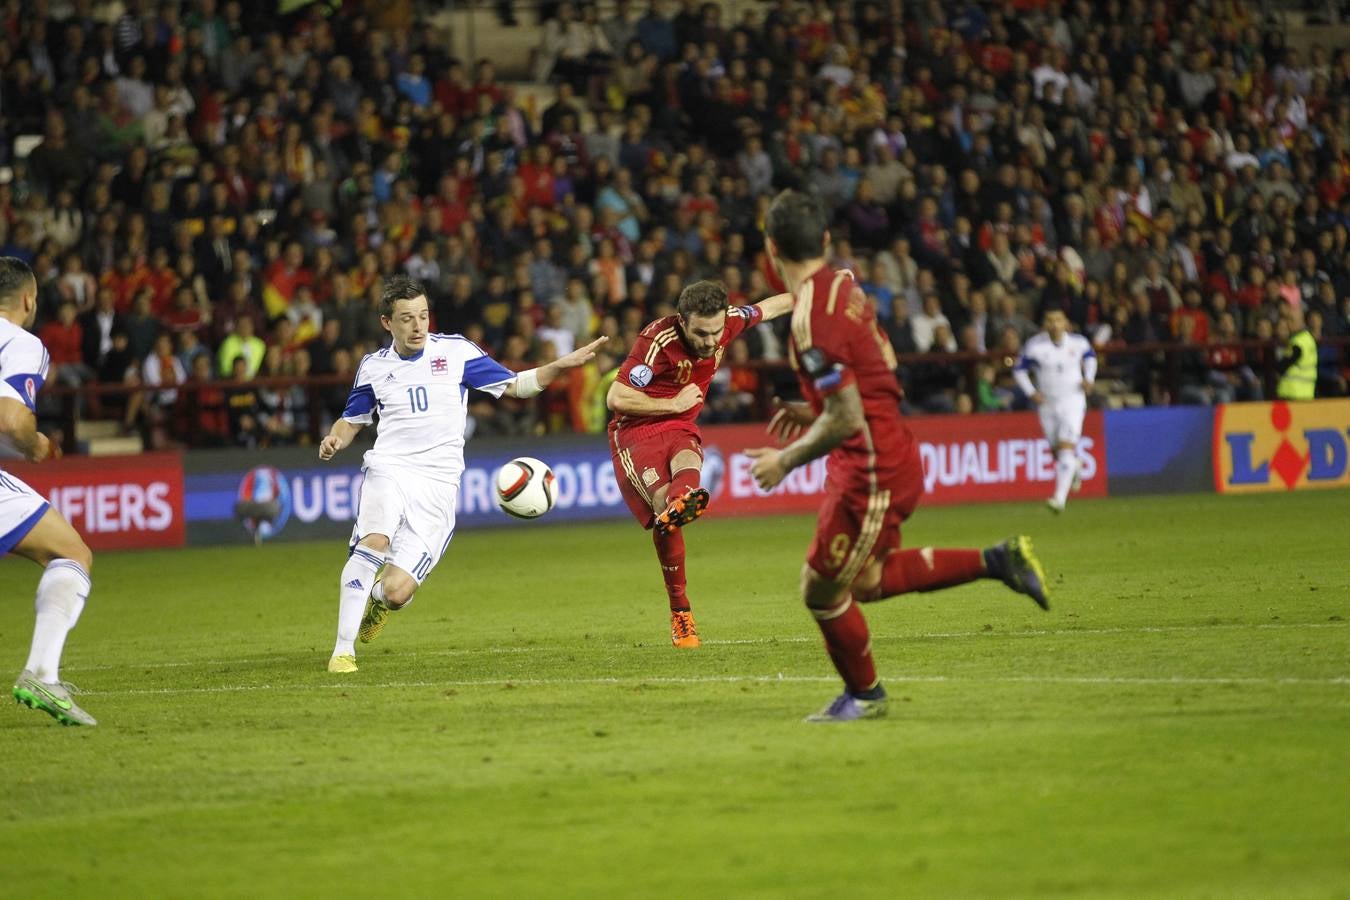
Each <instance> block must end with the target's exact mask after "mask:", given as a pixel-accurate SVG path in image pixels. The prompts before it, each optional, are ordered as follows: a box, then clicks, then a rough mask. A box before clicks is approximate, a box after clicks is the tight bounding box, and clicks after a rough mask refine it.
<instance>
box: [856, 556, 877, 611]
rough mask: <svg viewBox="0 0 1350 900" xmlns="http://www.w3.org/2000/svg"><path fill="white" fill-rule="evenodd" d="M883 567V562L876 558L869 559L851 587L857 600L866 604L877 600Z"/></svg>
mask: <svg viewBox="0 0 1350 900" xmlns="http://www.w3.org/2000/svg"><path fill="white" fill-rule="evenodd" d="M881 567H882V562H881V560H879V559H876V558H873V559H869V560H868V561H867V564H866V565H864V566H863V567H862V571H861V572H859V573H858V577H857V578H855V579H853V584H852V585H851V589H852V591H853V596H854V598H855V599H857V600H862V601H864V602H866V601H868V600H875V599H877V597H876V594H877V590H878V589H879V588H880V587H881Z"/></svg>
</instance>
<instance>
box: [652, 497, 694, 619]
mask: <svg viewBox="0 0 1350 900" xmlns="http://www.w3.org/2000/svg"><path fill="white" fill-rule="evenodd" d="M696 483H697V482H696ZM652 543H654V544H656V557H657V559H659V560H661V576H662V577H663V578H665V580H666V593H667V594H668V595H669V596H670V608H671V610H672V611H677V610H686V609H688V608H689V598H688V597H686V596H685V593H684V585H685V582H684V534H683V532H681V531H679V530H676V531H674V532H673V533H671V534H657V533H656V532H655V531H653V532H652Z"/></svg>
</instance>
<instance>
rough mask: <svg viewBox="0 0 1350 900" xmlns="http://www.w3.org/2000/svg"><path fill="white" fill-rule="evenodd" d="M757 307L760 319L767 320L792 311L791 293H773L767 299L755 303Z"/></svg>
mask: <svg viewBox="0 0 1350 900" xmlns="http://www.w3.org/2000/svg"><path fill="white" fill-rule="evenodd" d="M755 306H757V307H759V314H760V321H763V322H767V321H769V320H770V319H776V318H778V317H779V316H785V315H787V314H788V313H790V312H792V295H791V294H774V295H773V296H772V297H770V298H769V299H767V300H761V301H759V302H758V303H756V304H755Z"/></svg>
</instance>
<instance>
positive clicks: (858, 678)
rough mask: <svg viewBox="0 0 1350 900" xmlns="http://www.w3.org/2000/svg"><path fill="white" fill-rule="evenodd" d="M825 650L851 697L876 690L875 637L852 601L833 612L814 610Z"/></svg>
mask: <svg viewBox="0 0 1350 900" xmlns="http://www.w3.org/2000/svg"><path fill="white" fill-rule="evenodd" d="M811 614H812V615H814V616H815V617H816V624H817V625H818V626H820V633H821V634H823V635H824V636H825V649H826V650H827V651H828V652H829V654H830V659H831V660H833V661H834V667H835V668H836V669H838V670H839V676H840V677H841V678H843V679H844V686H845V687H847V688H848V690H849V693H851V694H861V693H863V692H865V691H870V690H872V688H874V687H876V686H877V683H878V679H877V667H876V664H875V663H874V662H873V661H872V636H871V633H870V632H868V630H867V620H866V619H864V618H863V614H862V609H861V608H859V606H858V604H856V603H854V602H853V598H852V597H849V598H847V599H846V600H844V602H843V603H841V604H840V605H839V606H836V607H835V608H834V609H813V610H811Z"/></svg>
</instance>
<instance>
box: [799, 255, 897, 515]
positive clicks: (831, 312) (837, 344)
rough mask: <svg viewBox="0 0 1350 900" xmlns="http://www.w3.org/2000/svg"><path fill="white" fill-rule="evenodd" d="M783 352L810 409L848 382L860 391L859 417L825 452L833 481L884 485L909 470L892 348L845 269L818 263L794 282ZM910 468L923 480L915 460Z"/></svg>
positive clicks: (851, 486)
mask: <svg viewBox="0 0 1350 900" xmlns="http://www.w3.org/2000/svg"><path fill="white" fill-rule="evenodd" d="M788 351H789V356H788V359H789V362H791V364H792V368H793V369H794V370H795V371H796V373H797V379H798V381H799V382H800V383H801V389H802V395H803V396H804V397H805V398H806V400H807V402H808V403H810V404H811V409H812V410H814V411H815V413H816V414H817V415H819V414H820V412H821V410H823V409H824V408H825V397H826V396H828V395H829V394H832V393H834V392H836V391H839V390H842V389H843V388H845V387H847V386H848V385H850V384H853V385H856V386H857V388H858V394H859V396H861V398H862V407H863V414H864V415H865V417H866V424H865V425H864V426H863V428H862V430H861V431H859V432H858V433H857V434H855V435H853V436H852V437H851V438H849V439H848V440H846V441H844V443H842V444H840V445H839V446H838V447H836V448H835V449H834V450H833V451H831V452H830V455H829V458H828V460H829V461H828V470H827V471H828V474H829V479H830V481H831V482H832V483H833V484H832V487H834V488H838V489H841V490H848V489H858V488H862V489H868V488H875V487H876V486H877V485H881V486H883V487H886V486H889V485H893V484H895V483H896V482H897V481H898V480H905V479H907V478H911V477H913V476H914V474H915V462H916V460H917V455H916V449H917V448H916V446H915V443H914V435H913V434H911V433H910V430H909V428H907V427H906V426H905V423H904V421H903V420H902V419H901V417H900V398H901V396H902V395H901V390H900V382H898V381H897V380H896V378H895V365H896V363H895V351H894V350H893V349H892V348H891V342H890V341H889V340H888V339H887V337H886V335H885V333H884V332H882V330H881V328H880V327H879V326H878V325H877V319H876V310H875V309H874V308H873V306H872V304H871V303H869V302H868V301H867V297H866V295H864V294H863V292H862V289H861V288H859V287H858V285H857V284H856V283H855V282H854V281H853V275H852V274H851V273H849V272H847V271H840V272H836V271H834V270H832V269H831V268H829V267H828V266H822V267H821V268H820V269H819V270H817V271H816V273H815V274H814V275H812V276H811V277H810V278H808V279H807V280H806V281H804V282H802V284H800V285H799V286H798V287H797V291H796V294H795V295H794V302H793V307H792V337H791V339H790V340H789V342H788ZM917 473H918V477H919V478H920V479H922V477H923V470H922V468H921V467H920V468H918V470H917Z"/></svg>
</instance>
